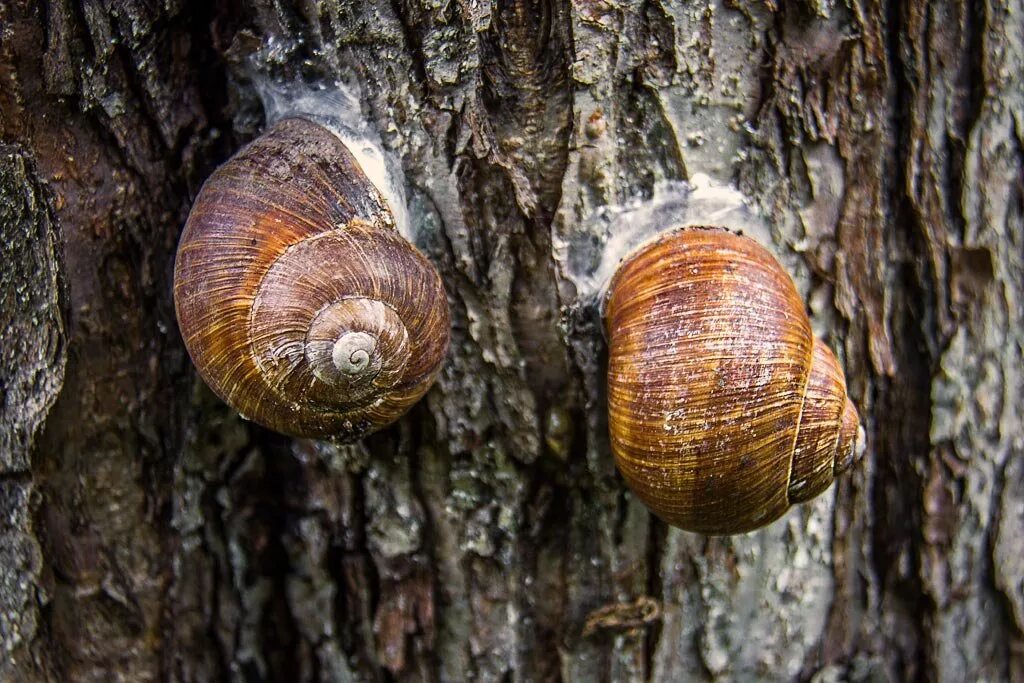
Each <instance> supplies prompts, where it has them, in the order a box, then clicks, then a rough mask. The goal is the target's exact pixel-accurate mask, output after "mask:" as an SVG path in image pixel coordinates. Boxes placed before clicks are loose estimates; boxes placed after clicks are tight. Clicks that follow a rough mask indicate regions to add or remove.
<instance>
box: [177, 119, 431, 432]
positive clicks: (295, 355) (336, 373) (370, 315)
mask: <svg viewBox="0 0 1024 683" xmlns="http://www.w3.org/2000/svg"><path fill="white" fill-rule="evenodd" d="M174 302H175V310H176V313H177V317H178V323H179V326H180V328H181V333H182V336H183V337H184V340H185V346H186V347H187V348H188V351H189V354H190V355H191V357H192V360H193V362H194V363H195V365H196V368H197V369H198V370H199V374H200V375H201V376H202V377H203V379H204V380H205V381H206V383H207V384H209V385H210V387H211V388H212V389H213V390H214V391H215V392H216V393H217V394H218V395H219V396H220V397H221V398H222V399H223V400H224V401H225V402H227V403H228V404H230V405H231V406H233V407H234V408H235V409H237V410H238V411H239V412H240V413H241V414H242V415H243V416H245V417H247V418H248V419H251V420H253V421H255V422H258V423H260V424H262V425H264V426H266V427H269V428H271V429H274V430H276V431H279V432H282V433H285V434H291V435H295V436H314V437H328V436H331V437H335V438H337V439H339V440H343V441H348V440H353V439H356V438H359V437H361V436H363V435H365V434H368V433H370V432H373V431H375V430H377V429H379V428H381V427H383V426H384V425H387V424H388V423H390V422H392V421H394V420H395V419H397V418H398V417H399V416H400V415H402V414H403V413H404V412H405V411H406V410H407V409H408V408H409V407H410V406H411V405H412V404H413V403H415V402H416V401H417V400H418V399H419V398H420V397H421V396H422V395H423V394H424V393H425V392H426V391H427V389H429V388H430V386H431V384H432V383H433V381H434V379H435V378H436V376H437V373H438V371H439V369H440V367H441V363H442V361H443V360H444V357H445V353H446V351H447V348H448V339H449V311H448V302H447V297H446V295H445V290H444V287H443V285H442V282H441V278H440V276H439V274H438V273H437V271H436V269H435V268H434V267H433V266H432V265H431V263H430V262H429V261H428V260H427V259H426V258H425V257H424V256H423V255H422V254H421V253H420V252H419V251H417V250H416V248H415V247H413V246H412V245H411V244H410V243H409V242H407V241H406V240H405V239H403V238H402V237H401V236H400V235H399V234H398V232H397V230H396V229H395V224H394V219H393V217H392V214H391V212H390V211H389V210H388V207H387V205H386V203H385V201H384V199H383V197H382V196H381V194H380V192H378V190H377V188H376V187H374V185H373V184H372V183H371V182H370V181H369V180H368V179H367V178H366V176H365V175H364V173H363V171H362V169H361V168H360V166H359V164H358V163H357V162H356V160H355V158H354V157H353V156H352V154H351V153H350V152H349V150H348V148H347V147H346V146H345V144H344V143H343V142H342V141H341V140H340V139H339V138H338V137H337V136H335V135H334V134H333V133H331V132H330V131H328V130H327V129H326V128H323V127H322V126H320V125H319V124H316V123H313V122H311V121H307V120H305V119H298V118H293V119H285V120H283V121H281V122H279V123H278V124H276V125H275V126H273V127H272V128H271V129H269V130H268V131H266V132H265V133H264V134H263V135H261V136H260V137H259V138H257V139H256V140H255V141H253V142H252V143H251V144H250V145H248V146H247V147H245V148H244V149H242V150H241V151H240V152H239V153H238V154H236V155H235V156H234V157H233V158H232V159H230V160H229V161H228V162H227V163H225V164H224V165H223V166H221V167H220V168H219V169H218V170H217V171H216V172H215V173H214V174H213V175H212V176H211V177H210V178H209V179H208V180H207V181H206V183H205V184H204V185H203V188H202V190H201V191H200V192H199V196H198V197H197V198H196V201H195V204H194V205H193V207H192V211H191V212H190V214H189V217H188V222H187V223H186V224H185V230H184V232H183V234H182V236H181V241H180V244H179V246H178V254H177V260H176V263H175V271H174Z"/></svg>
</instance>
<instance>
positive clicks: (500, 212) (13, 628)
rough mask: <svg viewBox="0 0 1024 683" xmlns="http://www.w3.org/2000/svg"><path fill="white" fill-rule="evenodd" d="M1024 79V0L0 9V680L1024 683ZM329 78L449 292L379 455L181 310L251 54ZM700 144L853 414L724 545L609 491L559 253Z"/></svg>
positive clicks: (85, 0) (378, 445)
mask: <svg viewBox="0 0 1024 683" xmlns="http://www.w3.org/2000/svg"><path fill="white" fill-rule="evenodd" d="M1022 72H1024V3H1021V2H1020V1H1019V0H1005V1H1002V2H999V1H996V0H989V1H987V2H985V1H983V0H970V1H962V2H957V1H955V0H939V1H928V0H906V1H897V0H889V2H879V1H873V0H864V1H862V2H855V1H852V0H846V1H845V2H844V1H837V2H824V1H821V2H818V1H815V0H804V1H802V2H797V1H793V2H782V1H780V0H761V1H751V2H737V1H735V0H719V1H700V2H689V3H679V2H668V1H666V0H646V1H639V0H623V1H621V2H608V1H605V0H575V1H574V2H561V1H560V0H522V1H519V2H509V1H505V2H468V1H461V0H456V1H454V2H445V3H436V2H417V1H415V0H395V1H394V2H372V3H364V2H351V1H349V0H310V1H308V2H300V3H288V2H271V1H269V0H237V1H236V2H231V3H225V2H218V3H210V2H194V1H192V0H168V1H167V2H165V3H162V4H151V3H139V2H134V1H133V0H81V1H79V0H51V1H48V2H42V1H36V2H33V1H28V0H0V231H2V233H3V234H2V240H0V248H2V249H3V263H4V266H3V270H2V272H0V385H2V386H3V395H4V401H3V403H2V405H0V520H2V521H0V646H2V650H3V653H4V654H3V660H2V663H0V678H3V679H4V680H18V681H37V680H38V681H51V680H52V681H57V680H82V681H92V680H95V681H107V680H112V679H118V680H129V681H147V680H174V681H178V680H181V681H207V680H298V681H317V680H324V681H327V680H332V681H333V680H341V681H344V680H353V681H384V680H396V681H414V680H428V681H430V680H437V681H463V680H481V681H491V680H499V681H500V680H517V681H557V680H565V681H602V680H603V681H627V680H628V681H632V680H654V681H679V680H815V681H838V680H872V681H875V680H891V681H902V680H942V681H962V680H981V679H986V680H1024V641H1022V630H1024V552H1022V549H1024V460H1022V455H1024V436H1022V435H1024V430H1022V425H1021V413H1020V405H1021V402H1022V397H1024V370H1022V368H1024V362H1022V355H1024V321H1022V316H1024V308H1022V300H1024V163H1022V162H1024V81H1022V79H1021V78H1020V74H1021V73H1022ZM338 79H344V80H346V81H348V82H351V83H355V84H357V85H358V87H359V89H360V91H361V93H362V100H363V105H364V109H365V112H366V115H367V118H368V120H371V121H372V122H373V123H374V125H375V126H376V128H377V129H378V130H379V131H381V134H382V137H383V141H384V144H385V146H386V147H387V148H388V149H389V150H390V151H391V152H392V153H393V154H394V155H395V156H396V157H397V158H398V159H400V160H401V165H402V168H403V170H404V172H405V175H406V182H407V193H408V195H409V199H410V206H411V210H412V212H413V214H414V215H415V216H416V217H417V220H418V221H419V224H420V236H421V242H422V243H421V247H422V248H423V249H424V251H425V252H426V253H427V254H428V255H429V257H430V258H431V259H432V260H433V261H434V262H435V263H436V264H437V265H438V267H439V269H440V270H441V272H442V274H443V277H444V280H445V284H446V288H447V290H448V293H449V297H450V303H451V306H452V314H453V343H452V349H451V352H450V358H449V360H448V363H447V365H446V368H445V370H444V372H443V374H442V376H441V378H440V380H439V382H438V384H437V386H436V387H435V388H434V389H433V390H432V391H431V393H430V394H429V395H428V397H427V398H426V399H425V400H424V401H423V402H422V403H421V404H420V405H418V406H417V407H415V408H414V409H413V411H412V412H411V413H410V414H409V415H408V416H407V417H406V418H404V419H403V420H402V421H401V422H400V423H399V424H398V425H396V426H395V427H394V428H392V429H389V430H387V431H385V432H383V433H380V434H378V435H375V436H373V437H370V438H368V439H366V440H365V441H364V442H362V443H360V444H357V445H354V446H337V445H333V444H329V443H325V442H312V441H302V440H292V439H287V438H284V437H281V436H277V435H275V434H272V433H269V432H267V431H264V430H262V429H260V428H258V427H256V426H254V425H252V424H250V423H247V422H244V421H243V420H242V419H241V418H240V417H239V416H238V415H237V414H236V413H234V412H232V411H231V410H230V409H229V408H227V407H226V406H225V405H223V404H222V403H221V402H220V401H218V400H217V399H216V398H215V397H213V396H212V394H211V393H210V392H209V390H207V389H206V388H205V386H204V385H203V384H202V382H201V381H200V380H199V379H198V378H197V377H196V375H195V373H194V371H193V369H192V366H191V364H190V362H189V360H188V356H187V354H186V353H185V351H184V347H183V345H182V343H181V339H180V337H179V336H178V333H177V327H176V324H175V320H174V315H173V307H172V301H171V272H172V266H173V257H174V248H175V245H176V240H177V236H178V234H179V231H180V229H181V226H182V224H183V222H184V218H185V216H186V215H187V211H188V207H189V203H190V199H191V197H193V196H194V194H195V192H196V190H197V189H198V187H199V185H200V184H201V182H202V180H203V179H204V178H205V177H206V176H207V175H208V174H209V173H210V171H211V170H212V169H213V168H215V167H216V165H217V164H218V163H219V162H221V161H223V160H224V159H225V158H227V157H228V156H229V155H230V154H231V153H232V152H233V151H234V150H235V149H237V148H238V147H239V146H240V145H241V144H243V143H244V142H246V141H247V140H249V139H251V138H252V137H253V136H254V135H256V134H257V133H258V132H259V130H260V128H261V126H262V124H263V110H262V107H261V104H260V100H259V97H258V93H259V87H258V86H259V85H260V84H261V83H268V82H272V83H278V84H288V83H296V82H300V81H301V82H308V83H317V82H332V81H335V80H338ZM698 173H703V174H708V175H710V176H712V177H714V178H718V179H720V180H723V181H729V182H732V183H735V184H736V185H737V186H738V187H739V188H740V189H741V190H742V191H743V192H744V193H745V194H747V195H749V196H750V197H751V198H752V199H753V200H754V201H755V203H756V205H757V206H758V208H759V209H760V210H761V211H762V212H763V213H764V214H765V215H766V216H767V218H768V220H769V221H770V225H771V229H772V237H773V244H772V245H770V246H771V247H772V248H773V250H774V251H775V252H776V253H777V254H778V255H779V256H780V258H781V259H782V261H783V263H784V264H785V265H786V266H787V268H788V269H789V270H790V271H791V272H792V273H793V274H794V276H795V278H796V280H797V282H798V286H799V287H800V290H801V293H802V294H804V295H805V297H806V300H807V302H808V307H809V311H810V312H811V314H812V319H813V322H814V325H815V328H816V331H817V332H819V333H820V334H822V335H823V336H824V337H825V339H826V341H827V342H829V344H830V346H832V348H834V349H835V350H836V351H837V353H838V355H839V357H840V359H841V361H842V363H843V365H844V366H845V368H846V370H847V375H848V378H849V381H850V387H851V393H852V395H853V397H854V398H855V400H856V402H857V403H858V405H859V406H860V408H861V414H862V415H863V416H864V418H865V422H866V425H865V426H866V428H867V431H868V443H869V447H868V451H867V454H866V456H865V459H864V461H863V462H862V464H861V465H860V466H859V467H858V468H856V470H855V471H854V472H853V473H852V474H851V475H850V476H847V477H845V478H844V479H842V480H841V481H839V482H838V484H837V486H835V488H834V489H833V490H832V491H830V492H829V493H827V494H825V495H824V496H823V497H821V498H820V499H818V500H817V501H815V502H814V503H812V504H810V505H807V506H804V507H801V508H798V509H795V510H793V511H791V512H790V514H788V515H787V516H786V517H784V518H783V519H782V520H780V521H778V522H776V523H775V524H773V525H771V526H769V527H768V528H766V529H764V530H762V531H760V532H757V533H754V534H750V535H746V536H740V537H735V538H713V539H708V538H703V537H699V536H696V535H692V534H688V533H684V532H680V531H676V530H672V529H669V528H667V527H665V526H664V525H663V524H661V523H660V522H658V521H657V520H655V519H653V518H652V517H651V516H650V515H649V514H648V513H647V512H646V511H645V510H644V508H643V507H642V506H641V505H640V504H639V503H638V502H637V501H636V499H635V498H633V497H632V496H631V495H629V494H628V492H626V490H625V489H624V487H623V484H622V482H621V479H619V478H618V476H617V475H616V473H615V470H614V467H613V465H612V460H611V457H610V454H609V451H608V440H607V434H606V431H607V430H606V417H605V401H604V396H603V384H604V383H603V378H602V369H603V360H604V359H603V354H604V348H605V347H604V341H603V339H602V337H601V333H600V319H599V315H598V313H597V312H596V311H595V310H594V308H593V307H592V306H586V305H581V304H580V303H579V302H578V301H577V297H576V291H575V288H574V283H573V281H572V278H571V277H569V275H568V272H569V268H568V266H567V263H569V262H570V261H571V260H572V259H574V258H577V257H578V255H579V254H580V253H581V252H580V250H581V249H582V246H581V245H582V244H584V243H585V242H587V240H588V230H590V228H589V227H588V226H589V225H590V223H588V217H590V216H592V215H593V214H594V212H595V211H596V210H598V209H599V208H600V207H602V206H604V205H608V204H618V203H622V202H625V201H628V200H630V199H631V198H634V197H638V196H639V197H642V196H649V195H650V194H651V192H652V191H653V190H654V187H655V185H656V184H657V183H659V182H661V181H665V180H680V179H687V178H690V177H693V176H694V175H696V174H698ZM589 237H591V238H594V237H596V236H595V235H589Z"/></svg>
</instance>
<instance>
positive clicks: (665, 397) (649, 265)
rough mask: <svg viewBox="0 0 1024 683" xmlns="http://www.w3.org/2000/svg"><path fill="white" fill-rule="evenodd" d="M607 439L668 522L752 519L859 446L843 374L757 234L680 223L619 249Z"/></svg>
mask: <svg viewBox="0 0 1024 683" xmlns="http://www.w3.org/2000/svg"><path fill="white" fill-rule="evenodd" d="M604 306H605V309H604V313H605V325H606V332H607V336H608V345H609V350H608V354H609V358H608V405H609V419H608V422H609V431H610V437H611V448H612V452H613V455H614V458H615V462H616V465H617V467H618V469H619V471H620V472H621V473H622V475H623V478H624V479H625V481H626V483H627V484H628V486H629V487H630V488H631V489H632V490H633V491H634V492H635V493H636V495H638V496H639V497H640V499H641V500H642V501H643V502H644V503H645V504H646V505H647V506H648V507H649V508H650V509H651V510H652V511H653V512H654V513H655V514H656V515H658V516H659V517H660V518H662V519H663V520H665V521H666V522H667V523H669V524H671V525H673V526H677V527H680V528H682V529H686V530H689V531H696V532H699V533H703V534H708V535H721V534H735V533H742V532H746V531H751V530H754V529H757V528H759V527H761V526H764V525H765V524H768V523H769V522H771V521H773V520H775V519H777V518H779V517H780V516H781V515H782V514H783V513H784V512H785V511H786V510H787V509H788V508H789V507H790V506H791V505H792V504H795V503H800V502H804V501H807V500H810V499H811V498H814V497H815V496H817V495H818V494H820V493H822V492H823V491H825V490H826V489H828V487H829V486H830V485H831V483H832V481H833V479H834V478H835V476H836V475H837V474H839V473H841V472H843V471H844V470H846V469H847V468H849V467H850V465H851V463H852V462H853V461H854V459H855V458H856V457H857V456H859V455H860V453H861V452H862V450H863V446H862V444H863V441H864V437H863V431H862V430H861V428H860V421H859V418H858V415H857V410H856V408H855V407H854V405H853V403H852V402H851V401H850V399H849V397H848V396H847V391H846V383H845V380H844V377H843V372H842V370H841V369H840V368H839V365H838V363H837V361H836V358H835V356H834V355H833V354H832V352H831V351H830V350H829V348H828V347H827V346H825V344H823V343H822V342H821V341H820V340H818V339H816V338H814V336H813V334H812V332H811V325H810V321H809V319H808V316H807V314H806V312H805V311H804V305H803V301H802V300H801V298H800V296H799V295H798V293H797V290H796V286H795V285H794V283H793V281H792V279H791V278H790V277H789V275H788V274H787V273H786V272H785V270H783V268H782V266H781V265H780V264H779V263H778V262H777V261H776V260H775V258H774V257H773V256H772V255H771V254H770V253H769V252H768V251H767V250H766V249H764V248H763V247H761V246H760V245H759V244H758V243H757V242H755V241H754V240H752V239H750V238H748V237H744V236H741V235H739V234H735V233H733V232H730V231H728V230H725V229H720V228H706V227H697V226H686V227H682V228H679V229H676V230H674V231H670V232H668V233H666V234H664V235H662V236H661V237H659V238H656V239H654V240H653V241H650V242H648V243H646V244H645V245H643V246H641V247H640V248H639V249H638V250H636V251H634V252H633V253H632V254H630V255H629V256H627V258H626V259H624V261H623V262H622V263H621V265H620V266H619V268H618V270H617V271H616V273H615V274H614V276H613V277H612V279H611V282H610V283H609V286H608V290H607V293H606V295H605V299H604Z"/></svg>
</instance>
